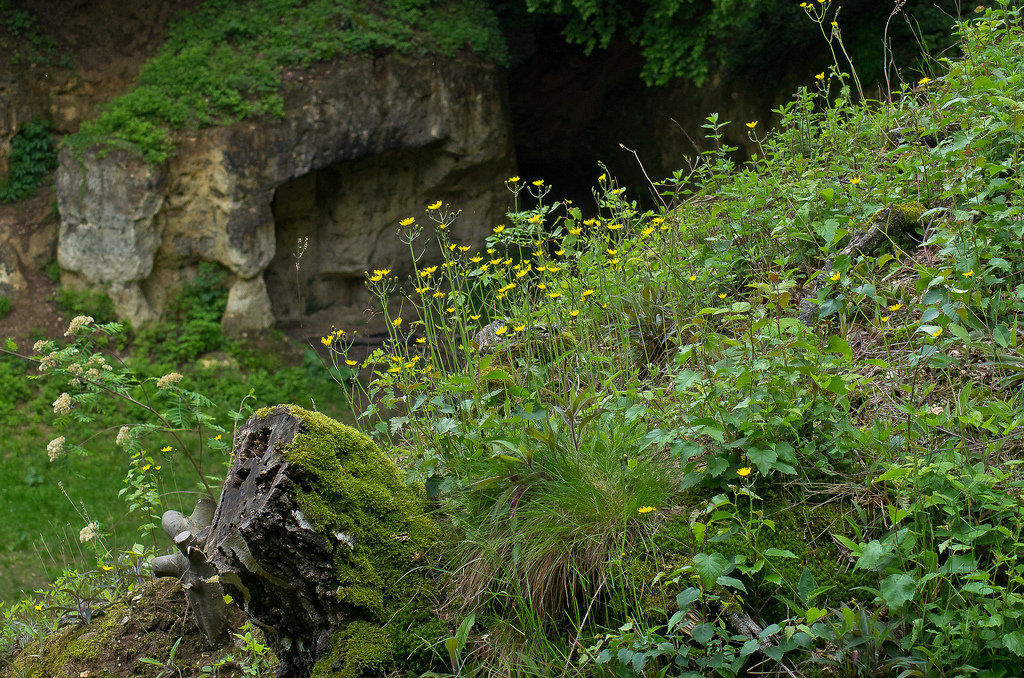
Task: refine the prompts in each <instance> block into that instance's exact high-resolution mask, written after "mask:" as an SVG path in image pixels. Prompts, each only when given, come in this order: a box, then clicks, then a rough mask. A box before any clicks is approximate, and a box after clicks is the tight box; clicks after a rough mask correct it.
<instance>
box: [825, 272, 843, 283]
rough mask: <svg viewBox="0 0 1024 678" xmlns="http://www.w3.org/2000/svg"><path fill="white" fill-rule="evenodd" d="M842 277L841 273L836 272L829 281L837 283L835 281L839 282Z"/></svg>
mask: <svg viewBox="0 0 1024 678" xmlns="http://www.w3.org/2000/svg"><path fill="white" fill-rule="evenodd" d="M840 277H841V276H840V274H839V271H836V272H835V273H833V274H832V275H830V276H829V277H828V279H829V280H831V281H832V282H835V281H837V280H839V278H840Z"/></svg>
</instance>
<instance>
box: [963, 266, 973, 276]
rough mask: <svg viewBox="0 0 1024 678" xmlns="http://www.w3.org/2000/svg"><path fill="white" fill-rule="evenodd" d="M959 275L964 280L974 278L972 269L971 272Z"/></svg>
mask: <svg viewBox="0 0 1024 678" xmlns="http://www.w3.org/2000/svg"><path fill="white" fill-rule="evenodd" d="M960 275H962V276H963V277H965V278H970V277H973V276H974V269H973V268H972V269H971V270H969V271H967V273H961V274H960Z"/></svg>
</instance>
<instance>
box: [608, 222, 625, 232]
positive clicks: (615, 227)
mask: <svg viewBox="0 0 1024 678" xmlns="http://www.w3.org/2000/svg"><path fill="white" fill-rule="evenodd" d="M606 226H607V228H608V230H609V231H617V230H619V229H620V228H622V224H606Z"/></svg>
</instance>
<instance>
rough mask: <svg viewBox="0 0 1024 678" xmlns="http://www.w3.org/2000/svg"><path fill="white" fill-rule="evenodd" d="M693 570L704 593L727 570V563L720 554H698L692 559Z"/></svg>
mask: <svg viewBox="0 0 1024 678" xmlns="http://www.w3.org/2000/svg"><path fill="white" fill-rule="evenodd" d="M693 568H694V569H695V570H696V571H697V574H698V575H699V576H700V581H701V583H702V584H703V585H704V590H705V591H706V590H708V589H710V588H711V587H712V586H714V584H715V582H716V581H718V578H719V577H721V576H722V575H723V574H724V573H725V571H726V570H727V569H729V561H728V560H726V559H725V556H723V555H722V554H721V553H711V554H708V553H698V554H697V555H695V556H694V557H693Z"/></svg>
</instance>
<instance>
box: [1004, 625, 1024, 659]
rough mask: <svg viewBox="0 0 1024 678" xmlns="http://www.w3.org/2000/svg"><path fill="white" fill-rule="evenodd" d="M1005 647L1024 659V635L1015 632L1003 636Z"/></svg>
mask: <svg viewBox="0 0 1024 678" xmlns="http://www.w3.org/2000/svg"><path fill="white" fill-rule="evenodd" d="M1003 645H1004V646H1006V649H1007V650H1009V651H1010V652H1012V653H1014V654H1015V655H1017V656H1018V657H1024V633H1021V632H1020V631H1013V632H1012V633H1007V634H1006V635H1005V636H1003Z"/></svg>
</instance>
